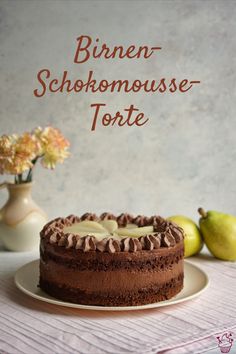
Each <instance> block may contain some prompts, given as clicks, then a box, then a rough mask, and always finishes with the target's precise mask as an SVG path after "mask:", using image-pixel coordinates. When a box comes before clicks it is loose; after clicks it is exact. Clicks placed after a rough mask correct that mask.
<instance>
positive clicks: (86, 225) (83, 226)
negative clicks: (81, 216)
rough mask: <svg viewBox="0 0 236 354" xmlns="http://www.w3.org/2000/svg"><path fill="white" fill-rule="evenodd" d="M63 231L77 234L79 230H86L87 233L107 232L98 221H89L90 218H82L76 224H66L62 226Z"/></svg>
mask: <svg viewBox="0 0 236 354" xmlns="http://www.w3.org/2000/svg"><path fill="white" fill-rule="evenodd" d="M64 232H68V233H72V234H79V233H80V232H87V233H94V232H99V233H101V232H102V233H104V232H107V230H106V229H105V228H104V227H103V226H102V225H101V224H99V223H98V222H96V221H90V220H84V221H81V222H78V223H76V224H73V225H71V226H66V227H65V228H64Z"/></svg>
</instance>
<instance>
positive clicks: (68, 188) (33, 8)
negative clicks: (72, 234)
mask: <svg viewBox="0 0 236 354" xmlns="http://www.w3.org/2000/svg"><path fill="white" fill-rule="evenodd" d="M235 18H236V1H213V0H210V1H177V0H176V1H115V0H113V1H19V0H18V1H1V3H0V55H1V57H0V58H1V59H0V75H1V86H0V90H1V97H0V133H1V134H3V133H13V132H23V131H24V130H31V129H32V128H33V127H35V126H37V125H42V126H44V125H47V124H48V123H50V124H52V125H55V126H57V127H59V128H60V129H61V130H62V132H63V133H64V134H65V135H66V137H68V139H69V140H70V141H71V152H72V156H71V158H70V159H68V160H67V161H66V162H65V164H64V165H61V166H58V167H57V168H56V169H55V171H53V172H51V171H48V170H44V169H43V168H41V167H40V166H38V168H37V170H36V173H35V180H36V184H35V188H34V198H35V200H36V201H37V202H38V204H40V205H41V206H42V207H43V208H44V209H45V210H46V212H47V213H48V214H49V216H50V217H54V216H58V215H59V214H60V215H67V214H68V213H79V214H80V213H83V212H85V211H95V212H102V211H106V210H111V211H113V212H115V213H116V212H122V211H131V212H133V213H144V214H147V215H148V214H153V213H159V214H161V215H164V216H167V215H171V214H176V213H178V214H179V213H181V214H186V215H189V216H190V217H194V218H197V214H196V209H197V208H198V206H200V205H201V206H204V207H205V208H207V209H218V210H222V211H225V212H230V213H234V214H236V204H235V197H236V183H235V180H236V166H235V158H236V90H235V82H236V73H235V64H236V56H235V53H236V23H235ZM81 34H89V35H91V36H92V37H93V38H96V37H99V38H100V39H101V40H103V41H104V42H106V43H108V44H109V45H111V46H112V45H118V44H123V45H129V44H133V43H135V44H137V45H142V44H149V45H161V46H162V47H163V49H162V51H161V53H160V54H157V55H156V56H153V57H152V59H150V60H146V61H145V60H132V61H130V60H128V59H127V60H123V61H119V60H118V61H105V60H97V61H89V62H87V63H85V64H82V65H76V64H73V56H74V52H75V48H76V38H77V37H78V36H79V35H81ZM41 68H49V69H50V70H51V71H52V74H53V76H55V77H57V76H61V73H62V71H63V70H68V71H69V72H70V75H71V77H74V78H75V77H86V75H87V72H88V71H89V70H90V69H93V70H94V72H95V74H96V76H97V77H98V79H103V78H107V79H118V78H123V79H125V78H130V79H135V78H140V79H154V78H156V79H158V78H161V77H163V76H165V77H167V78H170V77H177V78H185V77H187V78H190V79H199V80H201V82H202V83H201V85H200V86H198V87H196V88H195V89H193V90H191V91H189V92H188V93H187V94H174V95H171V94H164V95H160V94H152V95H151V94H142V93H141V94H117V93H114V94H93V95H92V94H81V93H80V94H70V95H67V94H57V95H53V94H51V95H47V96H44V97H43V98H41V99H38V98H35V97H34V95H33V90H34V89H35V88H36V87H38V85H37V81H36V74H37V72H38V71H39V70H40V69H41ZM93 102H105V103H107V104H108V110H110V111H112V112H115V111H117V110H121V109H122V108H125V107H126V106H128V105H130V104H131V103H133V104H135V105H136V106H137V107H138V108H140V110H142V111H144V112H145V113H146V115H147V116H148V117H150V121H149V123H148V124H147V125H145V126H144V127H141V128H137V127H136V128H135V127H132V128H127V127H124V128H114V127H113V128H112V127H111V128H103V127H99V128H98V129H97V130H96V132H91V131H90V127H91V121H92V115H93V114H92V110H91V108H89V106H90V104H91V103H93ZM4 179H5V178H4V177H2V176H1V181H3V180H4ZM5 199H6V192H4V191H1V194H0V204H3V202H4V200H5Z"/></svg>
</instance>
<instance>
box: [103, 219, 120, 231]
mask: <svg viewBox="0 0 236 354" xmlns="http://www.w3.org/2000/svg"><path fill="white" fill-rule="evenodd" d="M99 224H100V225H102V226H103V227H104V228H105V229H106V230H107V231H108V232H110V233H113V232H114V231H115V230H117V229H118V224H117V222H116V221H115V220H102V221H100V222H99Z"/></svg>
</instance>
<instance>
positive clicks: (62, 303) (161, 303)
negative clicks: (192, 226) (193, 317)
mask: <svg viewBox="0 0 236 354" xmlns="http://www.w3.org/2000/svg"><path fill="white" fill-rule="evenodd" d="M39 261H40V259H39V258H38V259H35V260H33V261H30V262H28V263H26V264H24V265H23V266H21V267H20V268H18V269H17V271H16V272H15V275H14V282H15V285H16V287H17V288H18V289H19V290H20V291H22V292H23V293H24V294H26V295H28V296H30V297H31V298H34V299H37V300H39V301H42V302H46V303H50V304H53V305H57V306H64V307H70V308H76V309H80V310H93V311H135V310H136V311H137V310H148V309H153V308H159V307H166V306H171V305H176V304H179V303H182V302H185V301H189V300H192V299H194V298H195V297H197V296H199V295H201V294H202V293H203V292H204V291H205V290H206V289H207V288H208V286H209V283H210V280H209V277H208V275H207V273H206V272H205V271H204V270H203V269H201V268H200V267H198V266H197V265H195V264H194V263H192V262H191V261H189V260H184V264H188V265H190V266H191V267H193V268H195V270H197V271H198V272H200V273H201V275H202V276H203V277H204V278H205V284H204V286H203V287H202V288H201V289H200V290H198V291H196V292H195V293H193V294H191V295H188V296H185V297H183V298H180V299H175V298H172V299H169V300H165V301H159V302H155V303H151V304H146V305H138V306H94V305H82V304H75V303H72V302H67V301H62V300H59V299H56V298H54V297H52V296H50V295H48V294H47V293H45V292H44V291H43V290H41V291H42V293H45V295H46V296H47V297H46V296H42V295H39V294H35V293H34V292H32V291H30V290H28V289H27V288H25V287H24V286H23V285H22V284H21V282H19V279H18V277H19V276H20V275H21V273H22V272H23V271H24V268H26V267H29V265H30V264H32V265H35V266H36V264H38V263H39ZM181 291H182V290H181ZM180 293H181V292H180ZM180 293H179V294H180ZM177 295H178V294H177ZM48 296H50V297H48Z"/></svg>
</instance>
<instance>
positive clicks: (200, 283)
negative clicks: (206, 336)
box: [15, 260, 209, 311]
mask: <svg viewBox="0 0 236 354" xmlns="http://www.w3.org/2000/svg"><path fill="white" fill-rule="evenodd" d="M38 281H39V260H36V261H33V262H30V263H27V264H25V265H24V266H23V267H21V268H20V269H18V271H17V272H16V274H15V283H16V286H17V287H18V288H19V289H20V290H21V291H23V292H24V293H25V294H27V295H29V296H31V297H33V298H35V299H38V300H41V301H45V302H49V303H51V304H55V305H60V306H67V307H74V308H78V309H84V310H102V311H104V310H106V311H124V310H125V311H127V310H144V309H151V308H156V307H163V306H169V305H174V304H178V303H180V302H183V301H187V300H191V299H193V298H195V297H196V296H198V295H200V294H201V293H202V292H203V291H204V290H205V289H206V288H207V286H208V284H209V279H208V277H207V275H206V273H204V272H203V271H202V270H201V269H200V268H198V267H196V266H195V265H194V264H192V263H189V262H186V261H185V262H184V288H183V290H182V291H181V292H180V293H179V294H178V295H176V296H175V297H173V298H172V299H170V300H167V301H161V302H157V303H154V304H148V305H142V306H119V307H118V306H116V307H110V306H91V305H80V304H73V303H71V302H64V301H60V300H57V299H55V298H54V297H52V296H50V295H48V294H46V293H45V292H43V291H42V290H41V289H40V288H38V286H37V285H38Z"/></svg>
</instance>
